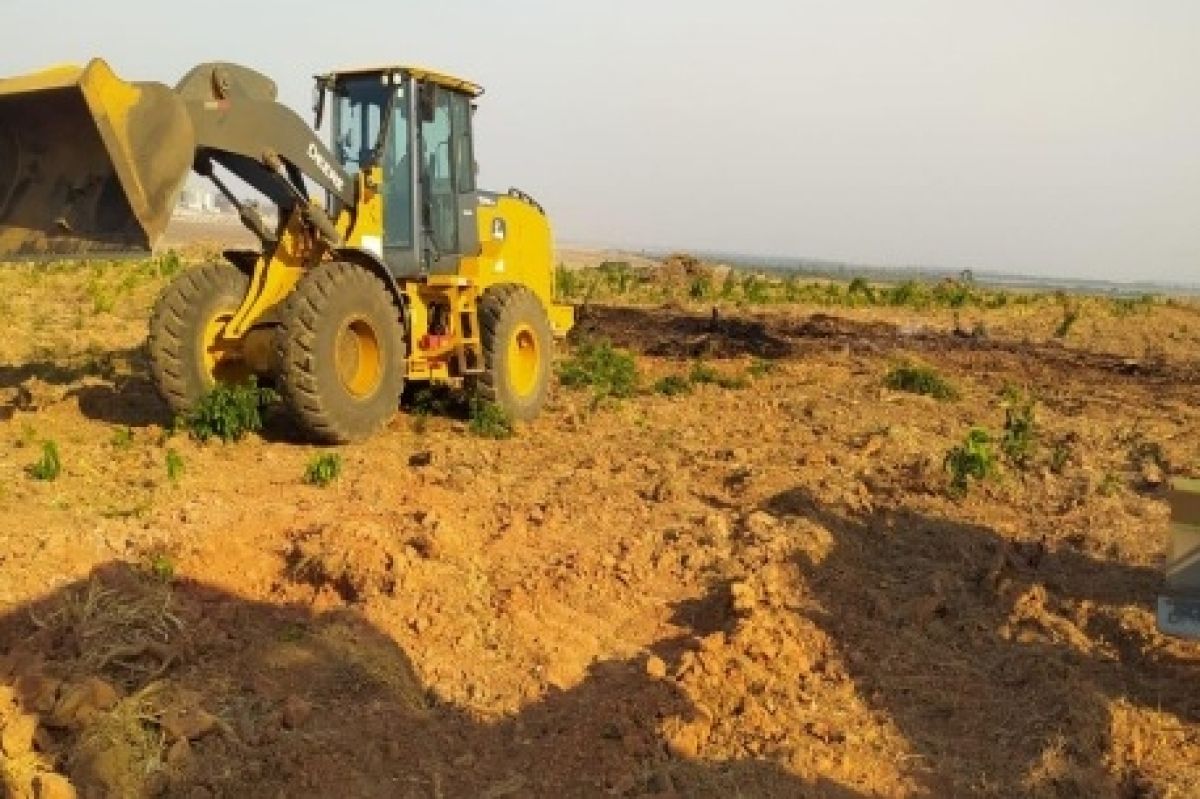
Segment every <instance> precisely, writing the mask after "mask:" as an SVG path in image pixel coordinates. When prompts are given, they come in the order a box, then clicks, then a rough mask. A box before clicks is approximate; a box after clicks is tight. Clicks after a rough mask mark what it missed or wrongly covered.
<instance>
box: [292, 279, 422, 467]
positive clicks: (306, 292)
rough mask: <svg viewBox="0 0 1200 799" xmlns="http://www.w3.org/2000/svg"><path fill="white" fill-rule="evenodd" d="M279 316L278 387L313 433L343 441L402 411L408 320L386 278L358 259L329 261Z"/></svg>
mask: <svg viewBox="0 0 1200 799" xmlns="http://www.w3.org/2000/svg"><path fill="white" fill-rule="evenodd" d="M280 317H281V318H280V326H279V330H278V332H277V333H276V339H275V352H276V363H277V368H278V369H279V374H278V383H279V393H280V395H281V396H282V398H283V402H284V404H285V405H286V406H287V408H288V410H289V411H291V414H292V416H293V417H294V418H295V419H296V420H297V422H299V424H300V426H301V427H302V428H303V429H304V431H305V432H306V433H307V434H308V435H310V436H312V437H313V438H315V439H317V440H319V441H324V442H327V443H331V444H344V443H347V442H350V441H357V440H359V439H362V438H366V437H367V436H369V435H371V434H372V433H374V432H375V431H376V430H378V429H379V428H380V427H382V426H383V425H384V424H386V423H387V421H388V420H389V419H391V418H392V416H393V415H395V413H396V410H397V407H398V405H399V400H400V392H401V390H402V389H403V388H404V339H403V327H402V325H401V323H400V310H399V309H398V308H397V307H396V304H395V303H394V302H393V299H392V295H391V293H390V292H389V291H388V289H387V286H385V285H384V283H383V281H382V280H380V279H379V278H378V277H376V276H375V275H373V274H371V273H370V272H368V271H367V270H365V269H362V268H361V267H358V266H355V265H354V264H349V263H342V262H336V263H329V264H323V265H321V266H318V267H316V268H314V269H311V270H309V271H308V272H307V273H306V274H305V275H304V277H302V278H301V279H300V282H299V283H297V284H296V288H295V289H294V290H293V291H292V293H291V294H290V295H289V296H288V299H287V300H286V302H285V303H284V307H283V309H282V312H281V314H280Z"/></svg>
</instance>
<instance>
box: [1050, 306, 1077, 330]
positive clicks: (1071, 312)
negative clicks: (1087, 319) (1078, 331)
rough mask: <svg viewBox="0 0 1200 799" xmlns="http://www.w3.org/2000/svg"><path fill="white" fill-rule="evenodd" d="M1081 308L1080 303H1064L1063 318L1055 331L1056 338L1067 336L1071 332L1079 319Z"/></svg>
mask: <svg viewBox="0 0 1200 799" xmlns="http://www.w3.org/2000/svg"><path fill="white" fill-rule="evenodd" d="M1079 314H1080V309H1079V306H1078V305H1065V304H1064V305H1063V315H1062V319H1060V320H1059V322H1058V327H1057V328H1056V329H1055V331H1054V337H1055V338H1066V337H1067V334H1069V333H1070V332H1071V328H1073V327H1074V326H1075V323H1076V322H1078V321H1079Z"/></svg>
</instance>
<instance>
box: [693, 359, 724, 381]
mask: <svg viewBox="0 0 1200 799" xmlns="http://www.w3.org/2000/svg"><path fill="white" fill-rule="evenodd" d="M688 380H690V381H692V382H693V383H695V384H696V385H707V384H716V383H718V382H720V380H721V373H720V372H718V371H717V370H716V369H714V368H712V367H711V366H709V365H708V364H706V363H705V362H704V361H696V362H695V363H693V364H692V370H691V371H690V372H688Z"/></svg>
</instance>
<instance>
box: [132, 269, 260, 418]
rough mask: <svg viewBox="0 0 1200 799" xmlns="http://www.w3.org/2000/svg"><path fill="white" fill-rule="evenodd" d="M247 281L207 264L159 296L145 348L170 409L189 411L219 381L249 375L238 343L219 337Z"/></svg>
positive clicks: (181, 277) (234, 272)
mask: <svg viewBox="0 0 1200 799" xmlns="http://www.w3.org/2000/svg"><path fill="white" fill-rule="evenodd" d="M249 285H250V280H249V278H247V277H246V276H245V275H244V274H242V273H241V272H239V271H238V270H237V269H236V268H235V267H233V266H231V265H230V264H221V263H217V264H205V265H204V266H201V267H198V268H196V269H191V270H188V271H187V272H184V273H183V274H181V275H179V276H178V277H177V278H175V279H174V280H173V281H171V282H170V283H169V284H168V285H167V287H166V288H165V289H163V291H162V293H161V294H160V295H159V296H158V301H157V302H156V303H155V305H154V312H153V314H152V315H151V317H150V336H149V339H148V340H147V349H148V350H149V354H150V371H151V373H152V374H153V376H154V382H155V384H156V385H157V386H158V390H159V393H160V394H162V396H163V399H165V400H166V401H167V404H168V405H169V406H170V407H171V410H172V411H173V412H175V413H182V412H184V411H187V410H189V409H191V407H192V406H193V405H195V403H196V402H198V401H199V400H200V398H201V397H203V396H204V395H205V394H206V393H208V392H209V391H210V390H212V387H213V386H214V385H216V384H217V383H238V382H244V381H245V380H247V379H249V377H250V376H251V374H253V372H252V370H251V369H250V367H249V366H248V365H247V363H246V361H245V360H244V359H243V357H242V351H241V344H240V342H238V341H230V340H227V339H225V338H224V337H223V336H222V333H223V331H224V330H225V325H226V324H227V323H228V322H229V320H230V319H232V318H233V314H234V312H235V311H237V309H238V306H239V305H241V303H242V299H243V298H244V297H245V296H246V291H247V289H248V287H249Z"/></svg>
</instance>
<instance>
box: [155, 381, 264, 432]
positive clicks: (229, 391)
mask: <svg viewBox="0 0 1200 799" xmlns="http://www.w3.org/2000/svg"><path fill="white" fill-rule="evenodd" d="M277 399H278V395H277V394H276V393H275V392H274V391H272V390H271V389H269V388H260V387H259V385H258V382H257V381H256V380H255V378H253V377H251V378H250V380H249V381H248V382H246V383H241V384H237V385H235V384H227V383H220V384H218V385H216V386H215V387H214V388H213V389H212V390H211V391H209V392H208V393H207V394H205V395H204V396H203V397H201V399H200V401H199V402H198V403H196V407H195V408H193V409H192V410H190V411H188V412H187V413H185V414H184V415H183V416H182V417H181V418H180V419H179V422H180V423H181V425H182V426H183V428H184V429H186V430H187V431H188V432H189V433H191V435H192V437H193V438H195V439H196V440H197V441H201V442H205V441H208V440H210V439H213V438H219V439H221V441H222V442H224V443H226V444H228V443H229V442H231V441H241V440H242V439H243V438H244V437H245V436H246V435H247V434H248V433H257V432H258V431H260V430H262V425H263V409H264V408H266V406H267V405H269V404H270V403H272V402H274V401H275V400H277Z"/></svg>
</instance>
